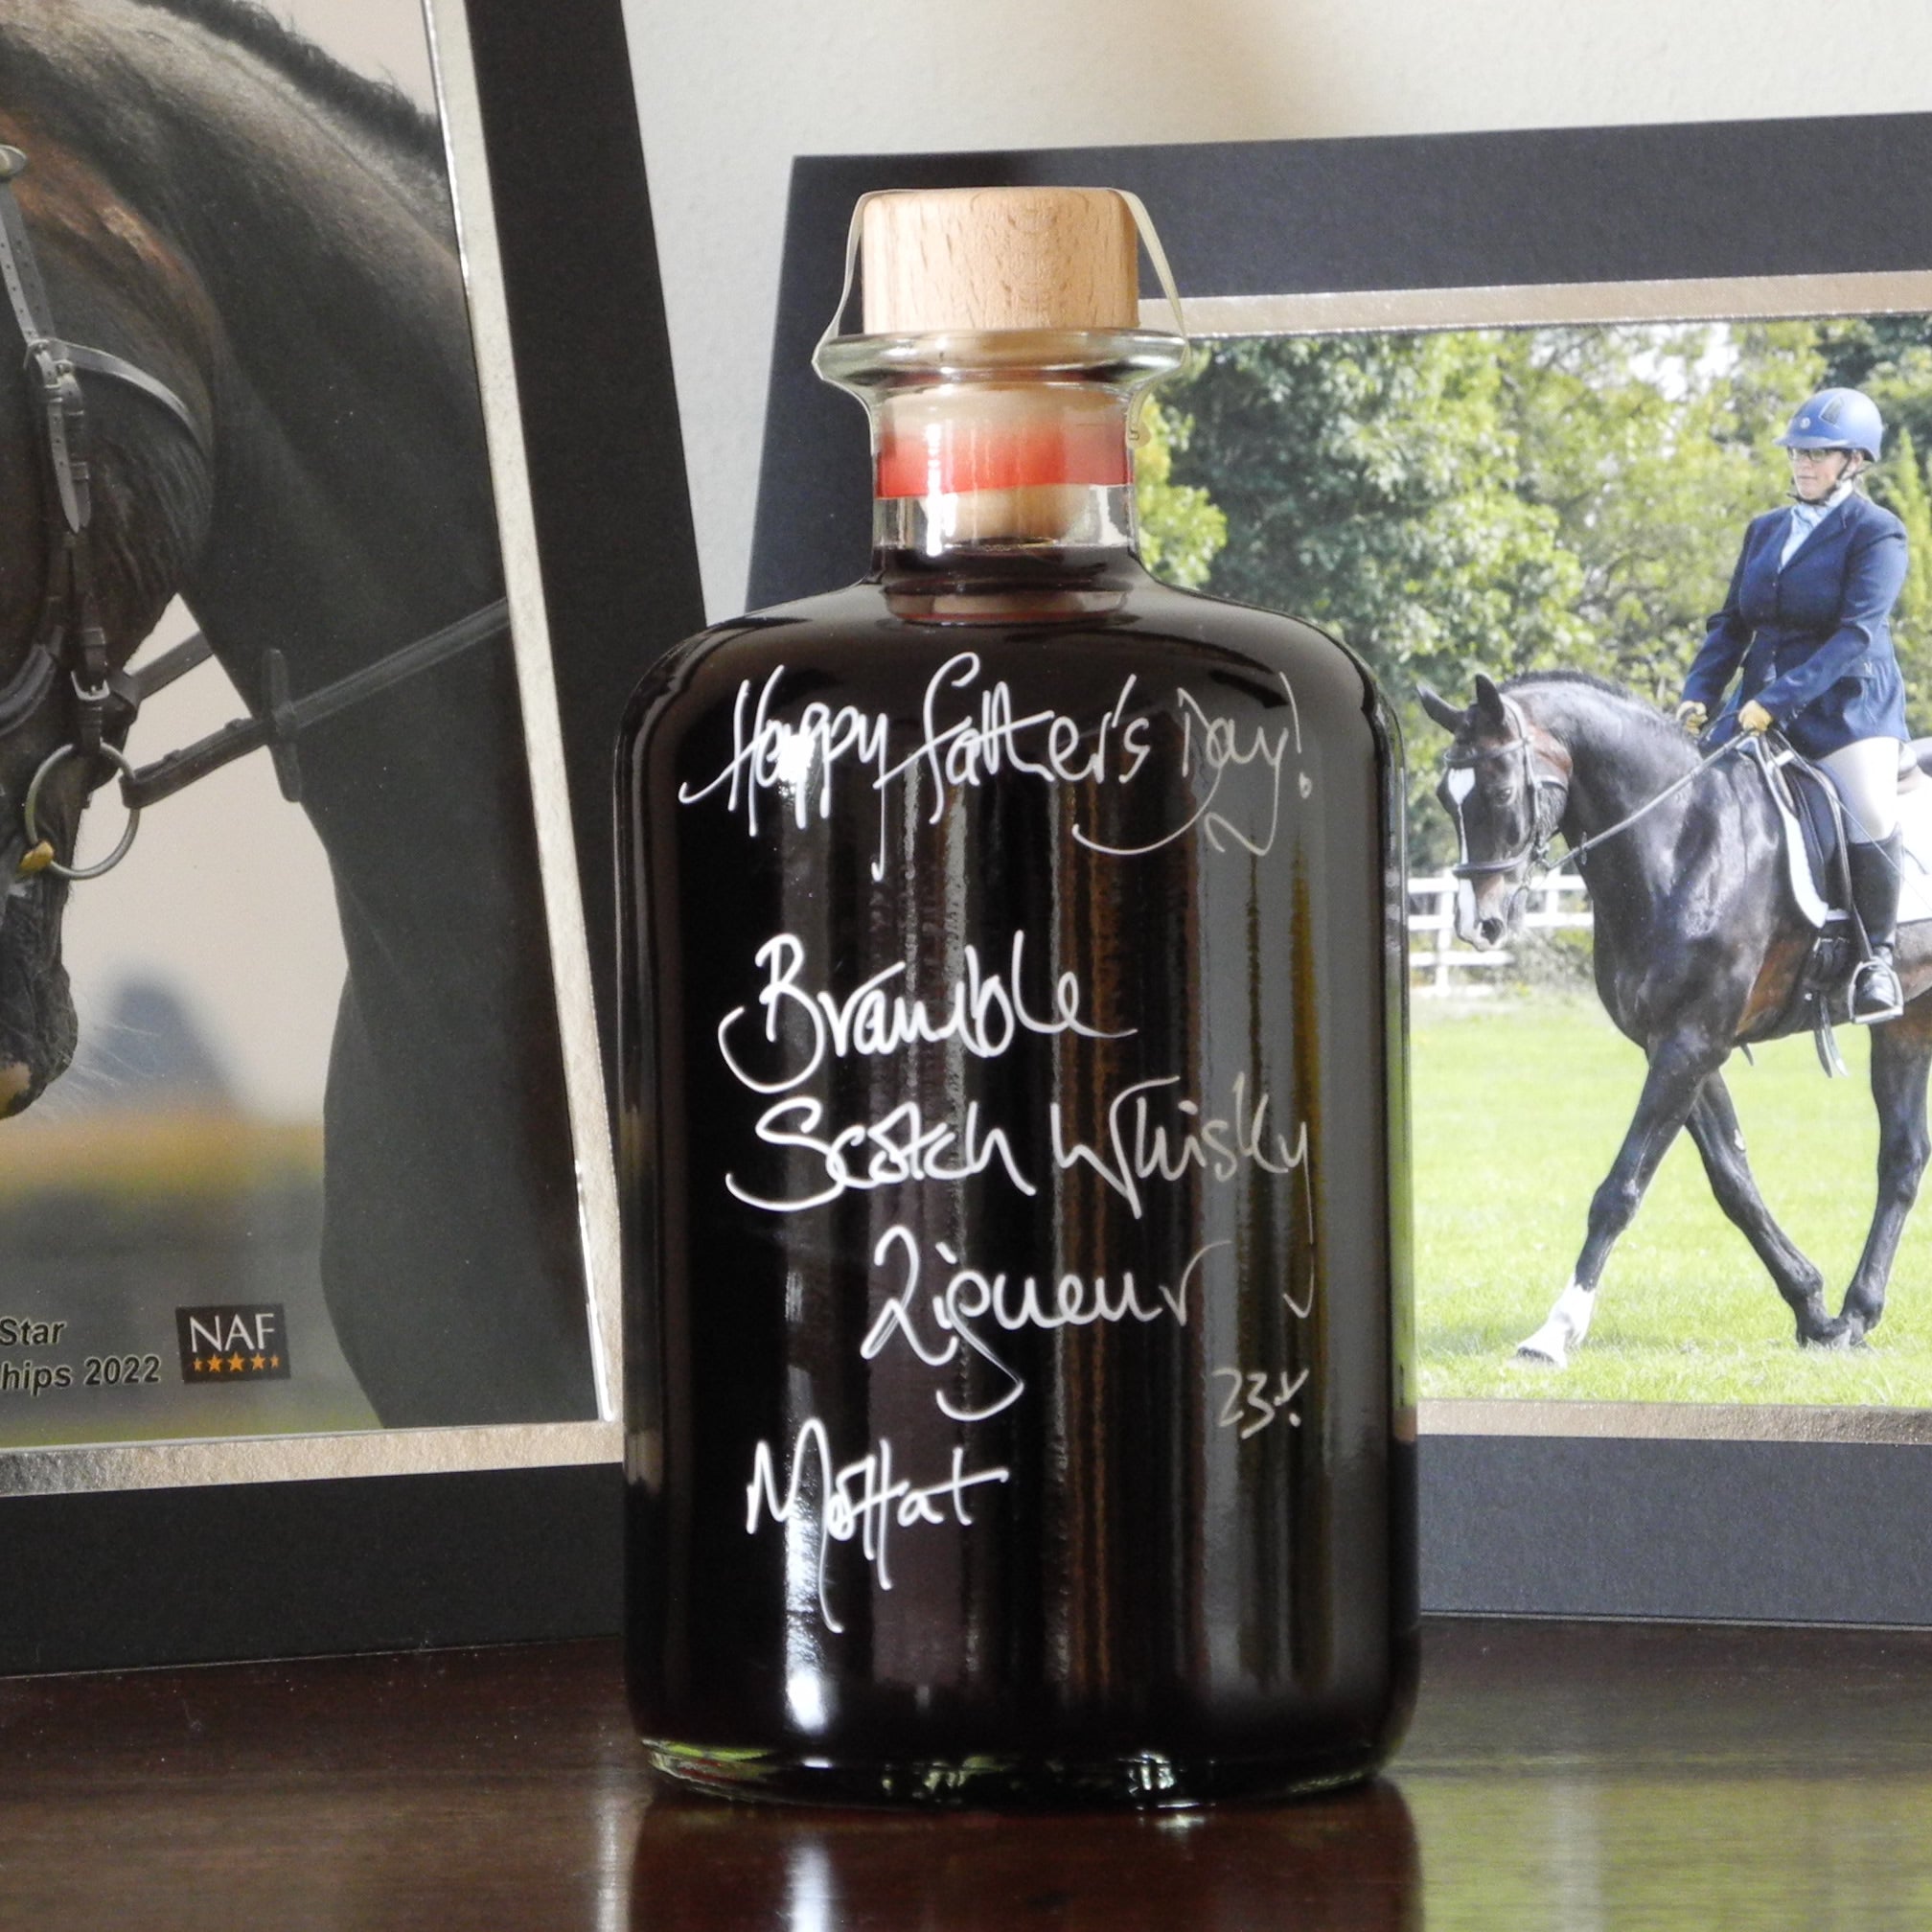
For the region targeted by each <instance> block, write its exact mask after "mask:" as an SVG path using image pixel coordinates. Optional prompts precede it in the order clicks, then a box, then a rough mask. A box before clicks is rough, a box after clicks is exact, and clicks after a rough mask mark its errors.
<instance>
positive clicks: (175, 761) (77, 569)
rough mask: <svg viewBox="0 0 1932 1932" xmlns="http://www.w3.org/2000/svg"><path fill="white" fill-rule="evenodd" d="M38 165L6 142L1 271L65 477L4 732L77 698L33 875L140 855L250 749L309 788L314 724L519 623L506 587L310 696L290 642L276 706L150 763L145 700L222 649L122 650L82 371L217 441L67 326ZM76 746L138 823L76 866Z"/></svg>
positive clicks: (0, 188) (4, 699) (24, 815)
mask: <svg viewBox="0 0 1932 1932" xmlns="http://www.w3.org/2000/svg"><path fill="white" fill-rule="evenodd" d="M26 168H27V157H26V155H25V154H23V153H22V152H21V151H20V150H19V149H17V148H10V147H7V146H5V145H0V280H4V282H5V283H6V286H7V299H8V303H9V306H10V307H11V308H12V312H13V320H14V323H15V325H16V326H17V328H18V329H19V331H20V336H21V340H22V342H23V343H24V345H25V350H26V357H25V364H24V366H25V368H26V370H27V373H28V378H29V380H30V382H32V383H34V384H37V387H38V396H39V403H40V409H39V413H38V416H37V418H36V423H37V427H38V430H39V437H40V445H41V449H42V453H43V455H44V456H45V458H46V463H47V477H48V481H49V483H50V484H51V485H52V489H51V492H50V496H49V502H48V509H47V517H46V525H47V570H46V587H45V591H44V594H43V597H42V602H41V610H40V618H39V623H38V626H37V628H36V630H35V632H34V638H33V641H32V643H31V644H30V645H29V646H28V649H27V654H26V655H25V657H24V658H23V659H22V660H21V663H20V665H19V667H18V669H17V670H15V671H14V673H13V675H12V677H11V678H8V679H7V681H6V682H5V683H4V684H0V740H4V739H6V738H7V737H9V736H11V735H12V733H14V732H16V731H18V730H19V729H20V728H21V727H22V726H24V725H25V724H28V723H30V722H31V721H32V720H33V719H34V718H36V717H38V716H39V715H40V714H41V713H42V712H43V711H44V710H45V708H46V707H47V706H48V705H50V704H53V703H58V702H60V701H62V684H63V674H64V684H65V687H66V696H67V701H68V703H69V707H70V708H69V716H68V724H67V730H66V734H65V736H64V738H63V741H62V742H61V743H60V744H59V745H58V746H56V747H55V748H54V749H53V750H52V751H50V752H49V753H48V754H47V756H46V757H45V758H43V759H42V760H41V762H40V764H39V765H38V766H37V767H36V768H35V770H34V775H33V777H32V778H31V779H30V780H29V782H28V786H27V791H26V794H25V797H24V798H23V800H22V802H21V822H22V825H23V828H24V829H25V831H26V834H27V845H28V851H27V855H26V857H25V858H24V859H22V860H21V862H20V874H21V876H23V877H26V876H31V875H32V874H33V873H34V872H38V871H42V870H46V871H51V872H54V873H56V874H57V875H58V876H59V877H60V878H63V879H98V878H99V877H100V876H101V875H102V874H103V873H104V872H109V871H112V870H113V868H114V867H115V866H116V865H118V864H119V863H120V862H121V861H122V860H123V859H125V858H126V857H127V853H128V850H129V848H130V847H131V846H132V845H133V842H134V835H135V833H136V831H137V830H138V829H139V826H140V822H141V811H142V808H143V806H145V805H150V804H153V803H154V802H155V801H156V800H157V799H161V798H165V797H169V796H171V795H172V794H173V793H176V792H178V791H180V790H181V789H182V788H183V787H184V786H187V785H190V784H193V783H194V782H195V781H196V779H197V778H203V777H206V776H207V775H208V774H209V773H210V772H211V771H216V770H219V769H220V768H221V767H222V766H224V765H227V764H229V763H231V762H232V761H233V760H235V759H237V758H240V757H242V756H243V755H244V754H245V753H247V752H250V751H254V750H258V749H260V748H262V747H267V748H268V750H269V752H270V755H271V756H272V757H273V758H274V761H275V768H276V775H277V777H278V779H279V780H280V782H281V786H282V792H283V795H284V796H285V797H287V798H288V799H290V800H296V799H299V798H300V796H301V779H300V767H299V765H298V763H297V761H296V755H295V740H296V738H297V736H298V735H299V734H300V733H301V732H302V731H303V730H305V729H307V728H308V726H310V725H311V724H317V723H319V722H320V721H321V720H322V719H324V718H328V717H333V716H334V714H335V713H336V712H338V711H341V710H344V709H346V708H347V707H348V706H350V705H352V704H357V703H360V702H361V701H363V700H364V699H367V698H371V697H374V696H375V695H376V694H377V693H378V692H380V691H383V690H387V689H388V688H389V687H390V686H391V685H393V684H397V683H400V682H401V681H402V680H403V678H411V677H414V676H415V675H417V673H419V672H422V671H426V670H427V669H428V668H429V667H430V666H431V665H434V664H438V663H441V662H443V661H444V660H445V659H446V658H449V657H451V656H454V655H456V654H457V653H459V652H462V651H467V650H469V649H470V648H472V646H474V645H477V644H481V643H485V642H487V641H489V640H490V639H492V638H495V637H500V636H501V635H503V634H504V632H507V631H508V629H509V611H508V607H507V606H506V605H505V604H504V603H503V602H502V601H501V600H500V599H499V600H498V601H497V602H495V603H494V604H489V605H485V606H484V607H483V609H480V610H475V611H472V613H471V614H470V615H469V616H467V617H464V618H461V619H459V620H458V621H457V622H456V623H454V624H451V625H449V626H447V627H446V628H445V629H443V630H441V631H437V632H432V633H431V634H430V635H429V636H426V637H422V638H418V639H417V640H416V641H415V642H414V643H412V644H408V645H405V646H403V648H402V649H401V650H398V651H395V652H392V653H390V655H388V656H386V657H383V658H380V659H379V660H377V661H376V662H375V663H372V664H370V665H368V666H366V667H365V668H364V669H362V670H360V671H357V672H354V673H352V674H351V675H350V676H349V677H347V678H340V679H338V680H337V681H336V682H335V683H334V684H331V685H327V686H325V687H324V688H322V689H321V690H319V691H315V692H312V693H311V694H310V695H309V696H307V697H305V698H302V699H291V697H290V695H289V691H288V668H287V665H286V663H285V661H284V659H283V656H282V654H281V653H280V652H279V651H273V650H270V651H267V652H265V653H264V678H263V682H264V686H265V694H266V707H265V714H264V715H262V716H258V717H250V718H244V719H239V720H237V721H236V722H235V723H233V724H226V725H223V726H222V727H221V729H220V730H219V731H215V732H211V733H210V734H209V735H208V736H207V737H205V738H202V739H199V740H197V741H196V743H195V744H193V745H190V746H187V747H183V748H182V749H180V750H177V751H171V752H170V753H169V754H168V755H167V756H166V757H164V758H160V759H157V760H156V761H155V762H154V763H153V764H151V765H147V766H143V767H141V768H139V769H138V770H137V769H136V768H135V766H134V765H133V764H132V762H131V761H130V760H129V759H128V757H127V753H126V752H125V751H123V750H122V749H121V748H120V746H119V745H117V744H116V743H114V742H113V740H114V738H115V737H116V736H119V737H120V738H121V739H123V740H125V739H126V736H127V731H128V729H129V728H130V727H131V726H132V724H133V723H134V719H135V716H136V714H137V713H138V712H139V710H140V708H141V703H142V701H143V700H144V699H146V698H150V697H152V696H153V694H154V693H155V692H156V691H159V690H162V689H164V688H165V687H166V686H167V685H169V684H172V683H173V682H174V680H175V679H176V678H180V677H182V676H183V675H185V674H186V673H187V672H189V671H191V670H193V669H194V668H195V667H196V665H197V664H201V663H204V662H205V661H206V660H207V659H208V658H209V657H210V656H212V655H214V654H213V651H212V649H211V648H210V646H209V644H208V642H207V640H206V639H205V638H203V637H202V636H200V635H199V634H198V633H196V635H195V636H193V637H190V638H188V639H186V640H185V641H184V642H182V643H180V644H178V645H176V646H175V647H174V648H173V650H171V651H168V652H166V653H164V654H163V655H161V656H160V657H159V658H157V659H155V660H154V661H153V662H152V663H151V664H149V665H147V666H145V667H144V668H143V669H142V670H140V671H136V672H129V671H124V670H117V669H116V668H115V667H114V666H113V665H112V664H111V663H110V661H109V658H108V651H107V639H106V633H105V632H104V630H103V629H102V626H101V622H100V615H99V609H98V606H97V602H96V597H95V590H94V577H93V557H92V551H91V548H90V545H89V541H88V532H89V526H90V524H91V522H92V520H93V495H92V489H91V482H90V474H89V470H88V464H87V409H86V401H85V398H84V396H83V395H82V392H81V374H82V372H83V371H84V372H86V373H87V374H89V375H92V376H102V377H106V378H108V379H109V380H112V381H115V382H118V383H120V384H122V385H123V386H124V387H125V388H127V389H130V390H132V391H133V392H134V393H136V394H137V395H141V396H145V397H146V398H147V399H148V400H149V401H150V403H153V404H155V405H156V406H157V407H158V408H160V409H162V410H164V411H165V412H166V413H167V414H168V415H169V416H170V417H172V418H173V420H174V421H175V422H177V423H178V424H179V425H180V426H182V427H183V428H184V429H186V431H187V432H188V434H189V435H190V436H191V437H192V438H193V439H194V441H195V444H196V448H197V449H199V450H200V452H201V454H202V456H203V457H204V458H205V459H208V460H210V461H212V460H213V455H214V451H213V449H211V447H210V445H209V440H208V434H207V431H206V430H205V429H204V428H203V426H202V425H201V424H200V422H199V421H198V420H197V419H196V415H195V413H194V411H193V410H191V409H190V408H189V407H188V405H187V403H184V402H183V401H182V400H181V398H180V397H179V396H178V395H176V394H175V392H174V391H173V389H171V388H170V387H169V386H168V385H167V384H166V383H165V382H162V381H161V380H158V379H157V378H155V377H153V376H150V374H149V373H148V372H147V371H146V370H145V369H142V368H139V367H137V366H136V365H135V364H134V363H132V362H129V361H127V360H125V359H124V358H123V357H119V356H114V355H110V354H109V353H108V352H107V351H106V350H104V349H94V348H89V347H87V346H86V345H84V344H81V343H77V342H69V341H67V340H66V339H65V338H64V337H63V336H61V334H59V332H58V330H57V329H56V327H55V326H54V320H53V313H52V308H51V305H50V304H49V302H48V299H47V288H46V284H45V283H44V281H43V280H42V279H41V275H40V267H39V263H38V261H37V260H36V258H35V256H34V244H33V242H32V241H31V239H30V238H29V236H28V233H27V226H26V223H25V221H24V220H23V219H22V218H21V213H20V204H19V200H18V198H17V197H16V196H15V195H14V192H13V182H14V179H15V177H16V176H18V175H19V174H21V173H24V172H25V171H26ZM70 758H80V759H82V760H84V761H85V762H86V764H87V766H88V768H89V779H88V792H89V793H90V795H91V793H94V792H95V791H98V790H99V789H100V787H101V786H102V785H103V784H104V783H105V782H106V777H105V775H102V776H95V775H93V774H94V771H95V770H96V769H97V768H98V767H99V766H100V764H101V763H102V762H103V761H105V762H106V764H107V765H108V766H109V767H110V768H111V769H112V770H115V771H118V772H119V773H120V777H121V793H122V799H123V802H124V803H125V804H126V805H127V826H126V828H125V829H124V830H123V832H122V835H121V839H120V841H119V843H118V844H116V846H115V847H114V849H113V851H112V852H110V853H109V854H108V855H107V857H106V858H105V859H103V860H101V861H99V862H96V863H94V864H92V865H70V864H63V863H62V862H60V861H59V860H58V859H57V858H56V857H55V855H54V849H53V847H52V845H51V844H49V843H47V841H45V840H44V839H42V838H41V837H40V833H39V827H38V823H37V813H38V808H39V803H40V796H41V793H42V791H43V789H44V787H45V785H46V783H47V781H48V779H49V778H50V777H51V776H52V775H53V773H54V772H55V771H56V770H58V769H59V767H60V766H61V765H62V764H64V763H65V762H66V761H67V760H68V759H70ZM0 889H4V882H0Z"/></svg>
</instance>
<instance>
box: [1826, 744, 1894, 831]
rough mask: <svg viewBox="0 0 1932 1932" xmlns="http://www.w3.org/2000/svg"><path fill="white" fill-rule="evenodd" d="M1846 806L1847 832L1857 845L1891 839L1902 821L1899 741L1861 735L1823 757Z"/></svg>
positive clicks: (1832, 780) (1827, 772) (1827, 771)
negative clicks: (1899, 786)
mask: <svg viewBox="0 0 1932 1932" xmlns="http://www.w3.org/2000/svg"><path fill="white" fill-rule="evenodd" d="M1818 762H1819V764H1820V765H1822V766H1823V767H1824V768H1825V775H1826V776H1827V777H1828V778H1829V779H1830V781H1831V782H1832V784H1833V785H1835V786H1836V787H1837V788H1838V796H1839V798H1840V800H1841V801H1842V802H1843V804H1844V806H1845V832H1846V836H1847V837H1848V838H1849V839H1851V840H1852V844H1854V845H1866V844H1871V843H1874V842H1875V841H1876V840H1877V839H1889V838H1890V837H1891V836H1892V834H1893V832H1894V830H1895V829H1896V828H1897V826H1898V739H1896V738H1860V739H1859V740H1858V741H1857V742H1856V743H1855V744H1852V745H1845V746H1841V747H1839V749H1837V750H1836V751H1828V752H1827V753H1826V754H1825V756H1824V757H1822V758H1821V759H1819V761H1818Z"/></svg>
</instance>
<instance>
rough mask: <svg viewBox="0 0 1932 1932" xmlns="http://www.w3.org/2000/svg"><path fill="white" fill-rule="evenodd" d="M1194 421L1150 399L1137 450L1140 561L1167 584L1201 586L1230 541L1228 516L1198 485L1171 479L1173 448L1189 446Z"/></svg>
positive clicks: (1135, 479) (1191, 587)
mask: <svg viewBox="0 0 1932 1932" xmlns="http://www.w3.org/2000/svg"><path fill="white" fill-rule="evenodd" d="M1193 428H1194V423H1193V419H1192V418H1191V417H1187V416H1182V415H1177V414H1175V413H1174V412H1173V411H1171V410H1166V409H1162V408H1161V405H1160V403H1157V402H1153V401H1151V400H1150V401H1149V402H1148V403H1146V404H1145V405H1144V407H1143V408H1142V411H1141V416H1140V438H1139V440H1138V443H1137V445H1136V448H1135V452H1134V509H1135V516H1136V519H1137V521H1138V524H1139V527H1140V561H1141V562H1142V563H1145V564H1146V566H1147V567H1148V569H1150V570H1151V571H1153V573H1154V574H1155V576H1157V577H1159V578H1160V579H1161V581H1162V582H1163V583H1167V584H1173V585H1176V586H1179V587H1180V588H1181V589H1183V590H1197V589H1199V588H1200V586H1202V585H1203V584H1205V583H1207V573H1208V571H1209V570H1210V569H1212V567H1213V564H1214V559H1215V557H1216V556H1217V555H1218V554H1219V553H1220V551H1221V550H1222V549H1223V547H1224V546H1225V545H1226V544H1227V541H1228V516H1227V512H1226V511H1224V510H1222V509H1221V508H1220V506H1219V505H1218V504H1216V503H1215V502H1214V500H1213V499H1212V498H1211V497H1210V496H1209V495H1208V494H1207V491H1206V490H1204V489H1202V488H1200V487H1199V486H1198V485H1194V484H1186V483H1176V482H1174V481H1173V480H1172V476H1173V469H1174V451H1175V450H1176V449H1186V447H1187V439H1188V437H1189V435H1191V434H1192V432H1193Z"/></svg>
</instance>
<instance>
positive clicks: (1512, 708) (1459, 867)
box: [1442, 697, 1570, 879]
mask: <svg viewBox="0 0 1932 1932" xmlns="http://www.w3.org/2000/svg"><path fill="white" fill-rule="evenodd" d="M1503 710H1504V715H1505V717H1506V718H1507V719H1508V720H1509V722H1510V723H1511V724H1512V725H1513V726H1514V728H1515V734H1516V735H1515V736H1514V737H1512V738H1507V739H1505V740H1504V742H1503V743H1502V744H1500V745H1485V746H1484V747H1483V748H1482V749H1480V750H1474V751H1467V752H1464V753H1463V754H1462V755H1461V757H1459V756H1458V755H1457V754H1456V752H1455V751H1454V749H1453V748H1452V749H1451V750H1449V751H1446V752H1444V753H1443V755H1442V769H1443V770H1445V771H1466V770H1473V769H1474V768H1475V767H1476V766H1478V765H1483V764H1486V763H1487V762H1488V761H1489V760H1490V759H1492V758H1502V757H1506V756H1507V754H1508V753H1510V752H1512V751H1514V752H1516V753H1517V754H1518V755H1519V756H1520V758H1521V759H1522V765H1523V795H1524V796H1525V797H1526V798H1528V799H1529V800H1530V836H1529V838H1528V839H1526V840H1525V841H1524V843H1523V844H1522V845H1520V846H1519V847H1518V848H1517V849H1516V850H1515V851H1514V852H1512V853H1510V854H1509V855H1508V856H1507V858H1503V859H1470V858H1467V857H1465V858H1464V859H1463V860H1462V861H1461V863H1460V864H1456V865H1452V866H1451V867H1450V868H1449V871H1450V876H1451V877H1452V878H1456V879H1484V878H1488V877H1489V876H1490V875H1492V874H1493V873H1497V872H1511V871H1514V870H1515V868H1516V867H1517V866H1519V865H1522V864H1525V863H1526V862H1527V863H1528V865H1529V866H1530V870H1532V871H1541V870H1542V869H1543V865H1544V862H1545V861H1546V860H1547V858H1548V856H1549V852H1550V841H1551V839H1553V838H1555V836H1556V828H1557V826H1558V825H1560V824H1561V823H1562V821H1563V810H1564V807H1565V806H1566V805H1567V804H1568V803H1569V800H1570V781H1569V779H1568V778H1567V777H1564V776H1560V775H1558V774H1556V773H1553V772H1550V771H1539V770H1537V769H1536V762H1535V753H1534V750H1533V748H1532V747H1531V746H1530V731H1529V725H1528V722H1527V721H1526V719H1525V718H1524V715H1523V710H1522V707H1521V706H1520V705H1518V704H1517V703H1515V702H1514V701H1512V700H1511V699H1509V698H1507V697H1505V698H1504V699H1503ZM1551 793H1555V801H1554V803H1553V804H1550V805H1549V808H1548V810H1547V811H1546V809H1545V805H1546V801H1547V800H1548V799H1549V797H1550V794H1551ZM1456 829H1457V832H1458V835H1459V836H1462V807H1461V801H1460V800H1459V801H1458V802H1457V807H1456ZM1462 849H1463V851H1464V853H1465V854H1466V853H1467V851H1468V839H1467V838H1466V837H1462Z"/></svg>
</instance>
